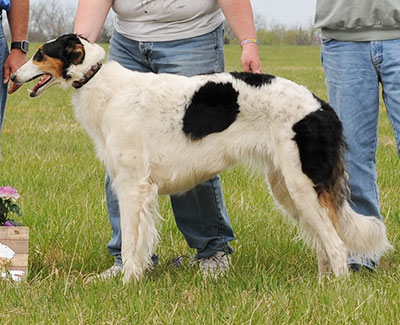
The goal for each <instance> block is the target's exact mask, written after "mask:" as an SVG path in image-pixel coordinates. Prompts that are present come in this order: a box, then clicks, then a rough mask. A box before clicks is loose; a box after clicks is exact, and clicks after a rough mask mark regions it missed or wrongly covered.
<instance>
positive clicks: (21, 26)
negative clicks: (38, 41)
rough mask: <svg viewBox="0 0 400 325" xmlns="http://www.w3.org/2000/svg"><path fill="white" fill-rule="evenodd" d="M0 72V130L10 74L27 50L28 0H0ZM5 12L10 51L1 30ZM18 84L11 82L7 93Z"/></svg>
mask: <svg viewBox="0 0 400 325" xmlns="http://www.w3.org/2000/svg"><path fill="white" fill-rule="evenodd" d="M0 9H1V12H0V69H1V70H0V74H1V76H2V80H3V83H2V85H1V89H0V131H1V127H2V125H3V119H4V113H5V109H6V102H7V89H8V83H9V81H10V76H11V74H12V73H13V72H14V71H16V70H17V69H18V68H19V67H20V66H22V65H23V64H24V63H25V62H26V53H27V52H28V50H29V42H28V41H27V40H26V39H27V36H28V23H29V0H0ZM4 11H6V12H7V19H8V25H9V27H10V33H11V53H10V51H9V50H8V45H7V40H6V37H5V35H4V30H3V13H4ZM18 88H19V86H18V85H17V84H15V83H11V86H10V88H9V89H8V93H9V94H11V93H13V92H14V91H16V90H17V89H18Z"/></svg>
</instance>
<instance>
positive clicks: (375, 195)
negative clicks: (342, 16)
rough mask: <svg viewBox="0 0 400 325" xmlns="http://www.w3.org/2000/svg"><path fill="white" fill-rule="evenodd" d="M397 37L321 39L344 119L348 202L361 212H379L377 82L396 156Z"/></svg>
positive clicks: (399, 126)
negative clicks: (348, 189) (349, 200)
mask: <svg viewBox="0 0 400 325" xmlns="http://www.w3.org/2000/svg"><path fill="white" fill-rule="evenodd" d="M399 53H400V39H396V40H386V41H371V42H341V41H336V40H324V41H323V44H322V48H321V59H322V66H323V69H324V72H325V80H326V85H327V89H328V97H329V103H330V105H331V106H332V107H333V108H334V109H335V111H336V113H337V114H338V116H339V117H340V119H341V121H342V123H343V131H344V136H345V139H346V141H347V143H348V146H349V149H348V151H347V152H346V156H345V160H346V163H347V170H348V173H349V185H350V189H351V205H352V207H353V208H354V210H355V211H357V212H358V213H360V214H363V215H366V216H376V217H378V218H380V219H382V216H381V214H380V203H379V190H378V185H377V172H376V150H377V144H378V116H379V84H382V89H383V99H384V102H385V105H386V109H387V113H388V116H389V119H390V122H391V124H392V127H393V130H394V134H395V137H396V142H397V149H398V153H399V156H400V55H399Z"/></svg>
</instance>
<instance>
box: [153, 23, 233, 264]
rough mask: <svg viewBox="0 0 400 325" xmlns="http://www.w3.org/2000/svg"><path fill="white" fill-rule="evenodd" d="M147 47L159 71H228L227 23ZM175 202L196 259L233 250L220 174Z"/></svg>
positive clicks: (175, 197) (178, 221)
mask: <svg viewBox="0 0 400 325" xmlns="http://www.w3.org/2000/svg"><path fill="white" fill-rule="evenodd" d="M147 46H148V47H149V51H150V52H149V53H150V55H149V64H150V66H151V67H152V70H153V71H155V72H157V73H173V74H179V75H185V76H193V75H198V74H206V73H215V72H222V71H224V51H223V46H224V44H223V26H220V27H219V28H218V29H217V30H215V31H213V32H211V33H209V34H206V35H202V36H199V37H194V38H191V39H186V40H180V41H172V42H160V43H150V44H147ZM171 203H172V208H173V211H174V215H175V221H176V224H177V226H178V228H179V229H180V231H181V232H182V233H183V235H184V236H185V239H186V241H187V242H188V244H189V246H190V247H192V248H196V249H197V254H196V258H198V259H204V258H208V257H211V256H213V255H215V254H216V253H217V252H224V253H227V254H230V253H232V252H233V249H232V248H231V247H230V246H229V244H228V243H229V242H230V241H232V240H233V239H234V234H233V229H232V225H231V223H230V221H229V218H228V213H227V211H226V207H225V203H224V197H223V192H222V187H221V181H220V178H219V176H216V177H214V178H212V179H210V180H209V181H207V182H204V183H202V184H199V185H197V186H196V187H195V188H193V189H191V190H189V191H187V192H185V193H183V194H181V195H173V196H171ZM224 256H225V255H224Z"/></svg>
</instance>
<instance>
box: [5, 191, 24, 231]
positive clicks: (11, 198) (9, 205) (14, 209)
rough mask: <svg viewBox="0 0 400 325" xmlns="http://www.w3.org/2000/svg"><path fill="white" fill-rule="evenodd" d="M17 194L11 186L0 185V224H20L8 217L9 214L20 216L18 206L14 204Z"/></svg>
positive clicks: (17, 197)
mask: <svg viewBox="0 0 400 325" xmlns="http://www.w3.org/2000/svg"><path fill="white" fill-rule="evenodd" d="M18 199H19V194H18V192H17V190H16V189H14V188H13V187H11V186H2V187H0V226H20V225H21V224H20V223H19V222H17V221H14V220H12V219H10V217H9V216H10V214H15V215H17V216H18V217H22V213H21V211H20V208H19V206H18V205H17V204H16V202H17V200H18Z"/></svg>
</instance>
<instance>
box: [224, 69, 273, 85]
mask: <svg viewBox="0 0 400 325" xmlns="http://www.w3.org/2000/svg"><path fill="white" fill-rule="evenodd" d="M231 75H232V76H233V77H234V78H236V79H240V80H242V81H244V82H245V83H247V84H248V85H250V86H253V87H261V86H263V85H267V84H270V83H271V82H272V80H274V79H275V76H271V75H269V74H261V73H251V72H231Z"/></svg>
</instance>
